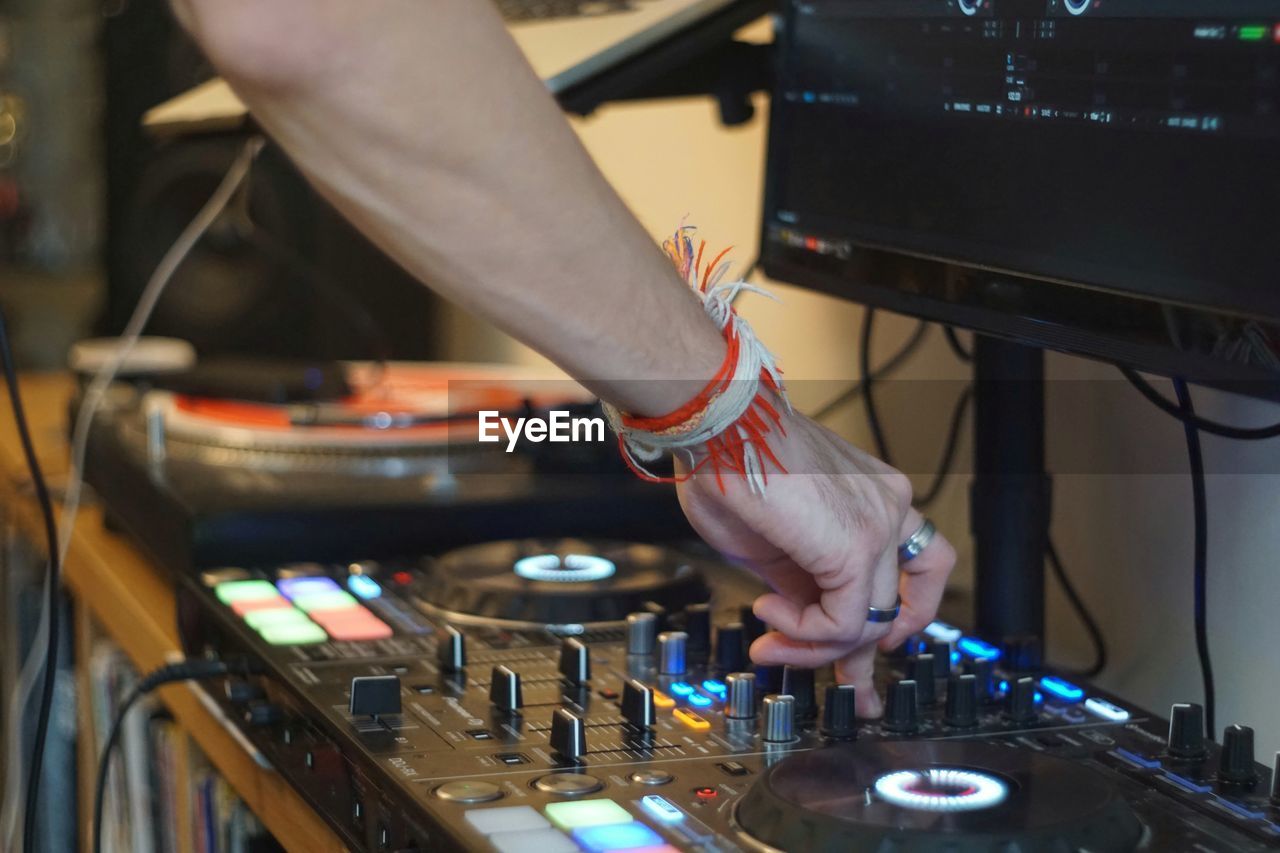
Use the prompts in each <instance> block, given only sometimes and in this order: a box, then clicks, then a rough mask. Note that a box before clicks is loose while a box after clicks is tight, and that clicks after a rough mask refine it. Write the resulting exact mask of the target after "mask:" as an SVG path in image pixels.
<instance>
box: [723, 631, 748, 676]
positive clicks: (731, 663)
mask: <svg viewBox="0 0 1280 853" xmlns="http://www.w3.org/2000/svg"><path fill="white" fill-rule="evenodd" d="M744 641H745V635H744V634H743V630H742V623H741V622H731V623H729V624H728V625H722V626H721V627H719V628H717V629H716V669H718V670H720V671H721V672H725V673H729V672H740V671H741V670H742V667H743V664H745V663H746V660H747V648H746V645H745V642H744Z"/></svg>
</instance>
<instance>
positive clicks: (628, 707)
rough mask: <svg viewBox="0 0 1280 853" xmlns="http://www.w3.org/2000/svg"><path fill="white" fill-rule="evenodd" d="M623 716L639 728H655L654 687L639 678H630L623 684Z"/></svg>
mask: <svg viewBox="0 0 1280 853" xmlns="http://www.w3.org/2000/svg"><path fill="white" fill-rule="evenodd" d="M622 716H623V718H624V719H625V720H626V721H627V722H628V723H630V724H631V725H633V726H635V727H636V728H638V729H651V728H653V721H654V718H655V712H654V708H653V688H651V687H649V685H647V684H645V683H644V682H643V681H641V680H639V679H638V678H628V679H627V681H626V683H625V684H624V685H622Z"/></svg>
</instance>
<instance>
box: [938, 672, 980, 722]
mask: <svg viewBox="0 0 1280 853" xmlns="http://www.w3.org/2000/svg"><path fill="white" fill-rule="evenodd" d="M942 721H943V722H944V723H946V724H947V725H948V726H951V727H952V728H956V729H971V728H973V727H974V726H976V725H978V679H977V678H975V677H974V676H972V675H953V676H951V677H950V678H949V679H947V706H946V710H945V711H944V712H943V716H942Z"/></svg>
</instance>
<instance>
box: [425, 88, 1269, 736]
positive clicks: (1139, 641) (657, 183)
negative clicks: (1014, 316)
mask: <svg viewBox="0 0 1280 853" xmlns="http://www.w3.org/2000/svg"><path fill="white" fill-rule="evenodd" d="M761 106H763V104H762V105H761ZM764 125H765V120H764V115H763V112H762V113H761V114H760V115H759V116H758V117H757V119H756V120H755V121H753V122H752V123H751V124H750V125H748V126H746V127H741V128H733V129H724V128H721V127H720V126H719V125H718V121H717V117H716V110H715V108H714V105H712V104H711V103H709V102H706V101H683V102H668V103H658V104H637V105H627V106H616V107H610V108H608V109H606V110H602V111H601V112H600V113H599V114H597V115H596V116H594V117H592V118H591V119H589V120H586V121H580V122H576V127H577V128H578V130H579V132H580V134H581V137H582V139H583V141H584V142H585V143H586V145H587V147H588V148H589V149H590V150H591V152H592V153H593V155H594V156H595V157H596V159H597V161H598V162H599V164H600V167H601V168H602V169H603V171H604V172H605V174H606V175H607V176H608V177H609V179H610V180H611V181H612V182H613V183H614V185H615V186H616V187H617V188H618V191H619V192H620V193H621V194H622V196H623V198H625V199H626V201H627V202H628V203H629V204H630V205H631V208H632V209H633V210H634V211H635V213H636V215H637V216H638V217H639V219H640V220H641V222H643V223H644V225H645V226H646V227H647V228H648V229H649V230H650V231H651V232H652V233H653V234H654V235H655V237H656V236H658V235H661V234H664V233H666V232H668V231H669V230H670V229H672V228H673V227H674V226H675V225H676V224H678V223H679V222H680V221H681V219H683V218H684V217H686V216H687V217H688V219H689V221H690V222H691V223H695V224H697V225H698V226H700V228H701V230H702V235H703V236H704V237H706V238H707V239H708V240H709V241H710V242H711V243H712V244H724V245H727V244H730V243H732V244H735V245H736V246H737V247H738V248H737V249H736V251H735V252H734V255H735V256H736V258H737V260H738V261H739V262H740V263H742V264H745V263H747V262H748V261H749V260H750V259H751V258H752V257H754V254H755V247H756V240H757V229H758V223H759V208H760V187H761V173H762V169H763V158H764ZM769 287H770V289H771V290H773V292H774V293H775V294H776V295H778V296H779V297H780V298H781V300H782V302H781V304H772V303H769V302H767V301H765V300H762V299H758V298H754V297H753V298H750V299H748V300H747V301H745V302H744V303H743V310H744V312H745V313H746V314H747V315H748V316H749V317H750V319H751V320H752V321H753V323H754V324H755V326H756V329H757V330H758V331H759V333H760V334H761V336H762V337H763V338H764V340H766V341H767V342H768V343H769V344H770V345H771V346H772V347H773V348H774V350H775V351H776V352H777V353H778V355H779V356H780V358H781V360H782V364H783V366H784V368H785V369H786V372H787V376H788V378H789V380H790V381H791V382H792V386H793V388H795V389H796V398H797V399H796V402H797V404H798V405H799V407H800V408H801V409H802V410H811V409H812V408H813V407H814V406H817V405H819V404H820V402H822V400H820V399H815V398H817V397H825V396H826V394H827V393H828V392H829V391H831V390H833V388H832V386H827V387H826V388H816V387H812V386H808V385H806V384H805V383H803V382H798V381H797V380H810V379H825V380H839V379H848V378H849V377H852V376H854V375H855V374H856V370H857V361H856V358H857V356H856V353H857V332H858V328H859V324H860V320H861V316H862V314H861V309H860V308H859V307H858V306H856V305H853V304H850V303H846V302H841V301H839V300H835V299H832V298H829V297H825V296H820V295H816V294H812V293H808V292H805V291H802V290H798V289H795V288H790V287H786V286H782V285H776V284H770V285H769ZM912 324H913V321H909V320H906V319H905V318H898V317H888V318H887V319H886V320H885V321H884V322H883V323H881V324H880V325H879V326H878V327H877V338H876V343H877V346H876V350H877V353H879V357H880V358H884V357H885V355H886V354H887V353H888V352H890V351H892V350H893V349H894V348H895V346H896V344H897V342H898V341H900V340H901V339H902V337H903V335H905V334H906V333H908V332H909V330H910V329H911V327H912ZM449 331H450V337H451V341H452V344H453V352H454V355H455V357H459V358H463V357H465V358H502V359H517V360H521V361H528V360H532V359H533V358H534V357H533V356H532V355H531V354H530V353H528V352H527V351H524V350H523V349H522V348H520V347H518V346H517V345H515V344H513V343H511V342H510V341H508V340H506V339H503V338H502V337H500V336H498V335H496V334H495V333H493V332H492V331H491V330H489V329H487V328H485V327H483V326H481V325H480V324H478V323H477V322H476V321H474V320H472V319H469V318H465V317H462V316H457V315H455V316H454V317H453V318H452V320H451V321H450V323H449ZM1050 367H1051V373H1052V374H1053V375H1055V376H1057V375H1072V376H1078V375H1086V376H1099V377H1111V376H1113V375H1114V374H1113V372H1112V371H1110V369H1109V368H1105V367H1103V366H1100V365H1093V364H1091V363H1088V362H1084V361H1082V360H1080V359H1070V358H1067V357H1060V356H1054V357H1052V358H1051V359H1050ZM902 375H904V376H908V377H915V378H948V379H959V378H963V377H964V376H966V375H967V374H966V372H965V371H964V370H963V369H962V368H961V367H960V366H959V365H957V363H956V362H955V360H954V359H953V358H952V356H951V355H950V353H949V351H948V349H947V348H946V346H945V344H944V343H943V341H942V338H941V336H940V335H938V334H937V333H936V330H935V332H934V333H933V334H932V335H931V337H930V339H929V341H928V343H927V346H926V347H925V348H924V350H923V351H922V352H921V354H920V355H919V356H918V357H917V358H916V359H914V360H913V361H912V363H911V364H910V365H909V367H908V369H907V370H905V371H904V373H903V374H902ZM929 387H930V388H934V387H936V386H929ZM931 396H932V395H922V399H921V400H920V401H919V404H918V405H917V406H915V407H913V408H912V409H911V410H909V411H907V410H903V409H902V407H901V406H899V407H897V408H895V409H893V410H892V411H887V412H886V413H885V420H886V427H887V430H888V431H889V432H890V437H891V440H892V441H893V442H894V443H895V444H896V445H897V446H899V447H901V448H903V449H904V450H911V451H914V454H913V455H918V456H919V457H920V458H926V459H927V458H932V456H931V454H933V453H936V452H937V450H938V449H940V447H941V444H942V441H943V437H944V435H945V428H946V423H947V418H948V415H949V406H950V401H949V400H947V401H943V400H935V399H930V397H931ZM1108 399H1110V398H1108ZM1128 399H1129V402H1130V403H1131V405H1129V406H1128V407H1126V408H1124V409H1123V411H1112V410H1111V408H1112V407H1111V405H1110V404H1109V403H1108V404H1107V405H1105V406H1104V405H1102V404H1101V403H1099V405H1098V406H1096V407H1095V408H1092V409H1089V410H1086V411H1052V410H1051V411H1050V460H1051V463H1052V459H1053V458H1054V457H1055V455H1061V453H1062V451H1063V450H1064V449H1065V448H1066V447H1067V446H1069V445H1073V444H1074V445H1078V444H1080V443H1085V444H1086V445H1087V447H1088V449H1089V451H1090V452H1093V453H1096V454H1098V456H1099V457H1100V459H1104V460H1105V458H1106V457H1108V455H1111V456H1116V455H1119V456H1120V457H1123V454H1124V453H1126V450H1127V448H1130V447H1131V446H1132V445H1134V444H1149V443H1150V442H1152V441H1155V440H1161V441H1164V442H1166V443H1167V445H1168V447H1167V452H1168V453H1170V454H1182V453H1184V450H1183V445H1182V443H1181V440H1180V432H1179V431H1178V429H1177V428H1176V424H1174V423H1173V422H1172V421H1170V420H1168V419H1167V418H1164V417H1163V416H1161V415H1159V414H1158V413H1156V412H1154V411H1153V410H1151V409H1150V408H1149V407H1148V406H1147V405H1146V404H1145V403H1144V402H1143V401H1142V400H1140V399H1138V398H1137V397H1136V395H1135V396H1133V397H1132V398H1128ZM1207 403H1208V401H1207V398H1206V405H1207ZM1217 405H1221V406H1226V405H1228V404H1226V403H1220V404H1217ZM1236 405H1238V404H1236ZM1239 414H1240V413H1238V412H1237V413H1235V414H1234V415H1233V416H1238V415H1239ZM1225 416H1226V415H1225V414H1224V417H1225ZM1272 417H1273V419H1280V413H1277V412H1273V414H1272ZM864 423H865V421H864V418H863V416H862V410H861V409H860V408H856V407H854V408H851V409H850V410H848V411H847V412H845V413H843V416H842V417H840V418H837V419H836V420H835V421H833V426H835V427H837V428H838V429H840V430H841V431H842V433H843V434H845V435H847V436H848V437H849V438H850V439H851V440H853V441H855V442H858V443H860V444H862V445H863V446H866V445H867V444H868V441H867V436H866V433H865V426H864ZM1274 444H1275V443H1274V442H1273V443H1272V445H1274ZM968 447H969V445H968V441H967V439H966V442H965V445H964V446H963V447H962V448H961V451H960V459H961V460H962V461H963V460H967V459H968V454H969V449H968ZM1209 452H1210V455H1211V457H1212V455H1213V454H1218V453H1241V452H1248V453H1255V454H1266V453H1270V454H1275V453H1276V448H1275V446H1272V447H1266V446H1257V447H1254V448H1248V449H1246V450H1244V451H1242V450H1241V449H1240V448H1228V447H1224V446H1220V445H1218V444H1216V443H1213V444H1211V447H1210V451H1209ZM1170 458H1173V457H1170ZM1176 458H1181V457H1180V456H1178V457H1176ZM1103 465H1104V462H1100V467H1099V468H1098V469H1097V470H1115V469H1108V468H1106V467H1101V466H1103ZM1271 468H1272V469H1273V470H1275V469H1276V468H1275V463H1274V461H1273V462H1272V464H1271ZM963 470H967V468H966V469H963ZM925 479H927V477H919V478H917V486H918V487H921V488H922V487H923V482H924V480H925ZM951 479H952V482H951V483H950V484H949V485H948V489H947V491H946V493H945V494H944V495H943V497H942V499H941V501H940V502H939V504H938V505H937V506H936V507H935V508H934V509H933V510H932V512H931V514H932V515H933V516H934V517H935V518H936V520H937V521H938V523H939V524H940V526H941V527H942V528H943V529H944V530H946V532H947V533H948V535H950V536H951V537H952V538H953V539H954V540H956V541H957V543H958V544H959V546H960V552H961V566H960V568H959V570H958V571H957V572H956V575H955V581H954V583H956V584H957V585H960V586H967V585H969V584H970V583H971V578H972V574H971V568H970V546H969V541H968V533H967V530H968V521H967V508H966V500H965V484H966V483H967V481H968V477H967V475H958V476H954V477H952V478H951ZM1278 496H1280V482H1278V481H1277V478H1275V477H1270V478H1268V477H1261V476H1259V477H1234V478H1216V479H1215V481H1214V482H1213V483H1212V484H1211V486H1210V500H1211V523H1212V527H1213V530H1212V551H1211V560H1212V566H1211V571H1212V573H1213V580H1212V586H1211V598H1210V601H1211V632H1212V642H1213V646H1214V651H1215V656H1216V660H1217V664H1218V673H1219V677H1218V680H1219V717H1220V723H1219V725H1223V724H1226V723H1229V722H1233V721H1237V720H1239V721H1248V722H1251V723H1252V724H1253V725H1255V726H1256V727H1257V728H1258V729H1259V744H1258V745H1259V749H1260V750H1261V751H1274V750H1276V749H1280V702H1277V698H1280V694H1278V693H1277V690H1280V651H1278V649H1280V621H1278V620H1277V619H1276V618H1275V617H1276V616H1277V615H1280V613H1277V612H1275V611H1280V565H1278V564H1277V560H1276V559H1275V558H1274V556H1273V555H1275V554H1276V553H1280V523H1278V522H1277V520H1276V519H1277V509H1280V506H1277V503H1278ZM1056 505H1057V512H1056V517H1055V525H1054V530H1055V534H1056V538H1057V540H1058V543H1059V546H1060V548H1061V550H1062V552H1063V555H1064V558H1065V560H1066V562H1067V565H1068V569H1069V571H1070V572H1071V573H1072V574H1073V575H1074V576H1075V577H1077V578H1078V580H1079V584H1080V587H1081V592H1082V594H1083V595H1084V597H1085V598H1086V599H1087V600H1088V601H1089V603H1090V605H1091V606H1092V607H1093V608H1095V610H1096V612H1097V615H1098V617H1099V619H1100V620H1101V622H1102V625H1103V628H1104V630H1105V632H1106V634H1107V638H1108V639H1109V640H1110V644H1111V653H1112V660H1113V664H1112V666H1111V667H1110V668H1109V669H1108V671H1107V672H1106V673H1105V674H1104V677H1103V679H1102V680H1103V682H1104V683H1105V684H1106V685H1107V686H1109V687H1111V688H1113V689H1115V690H1117V691H1119V692H1121V693H1122V694H1123V695H1126V696H1128V697H1130V698H1131V699H1133V700H1134V701H1138V702H1143V703H1146V704H1147V705H1149V706H1150V707H1152V708H1154V709H1156V710H1160V709H1164V708H1167V706H1168V704H1169V703H1171V702H1173V701H1175V700H1179V699H1182V700H1188V699H1189V700H1193V701H1194V700H1197V699H1198V697H1199V695H1200V691H1199V687H1198V683H1199V682H1198V675H1197V670H1196V667H1195V658H1194V646H1193V644H1192V640H1191V623H1190V613H1191V574H1190V573H1191V564H1190V559H1191V542H1190V519H1191V509H1190V491H1189V487H1188V484H1187V481H1186V478H1185V477H1181V476H1163V477H1137V476H1123V477H1118V476H1083V475H1081V476H1064V477H1059V478H1058V486H1057V500H1056ZM1049 600H1050V653H1051V654H1052V655H1055V656H1057V657H1058V658H1059V659H1062V660H1067V661H1072V660H1077V661H1078V660H1082V659H1083V658H1084V656H1085V655H1086V654H1087V646H1086V644H1085V643H1084V641H1083V635H1082V632H1081V630H1080V629H1079V627H1078V625H1077V623H1076V622H1075V621H1074V619H1073V617H1072V616H1071V614H1070V613H1069V612H1068V611H1066V610H1065V609H1064V606H1063V603H1062V597H1061V595H1060V593H1059V591H1058V590H1057V589H1056V587H1054V586H1053V585H1052V584H1050V592H1049Z"/></svg>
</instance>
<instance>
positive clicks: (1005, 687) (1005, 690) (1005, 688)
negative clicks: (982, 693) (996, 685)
mask: <svg viewBox="0 0 1280 853" xmlns="http://www.w3.org/2000/svg"><path fill="white" fill-rule="evenodd" d="M1000 692H1001V693H1008V692H1009V682H1007V681H1001V682H1000Z"/></svg>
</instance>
